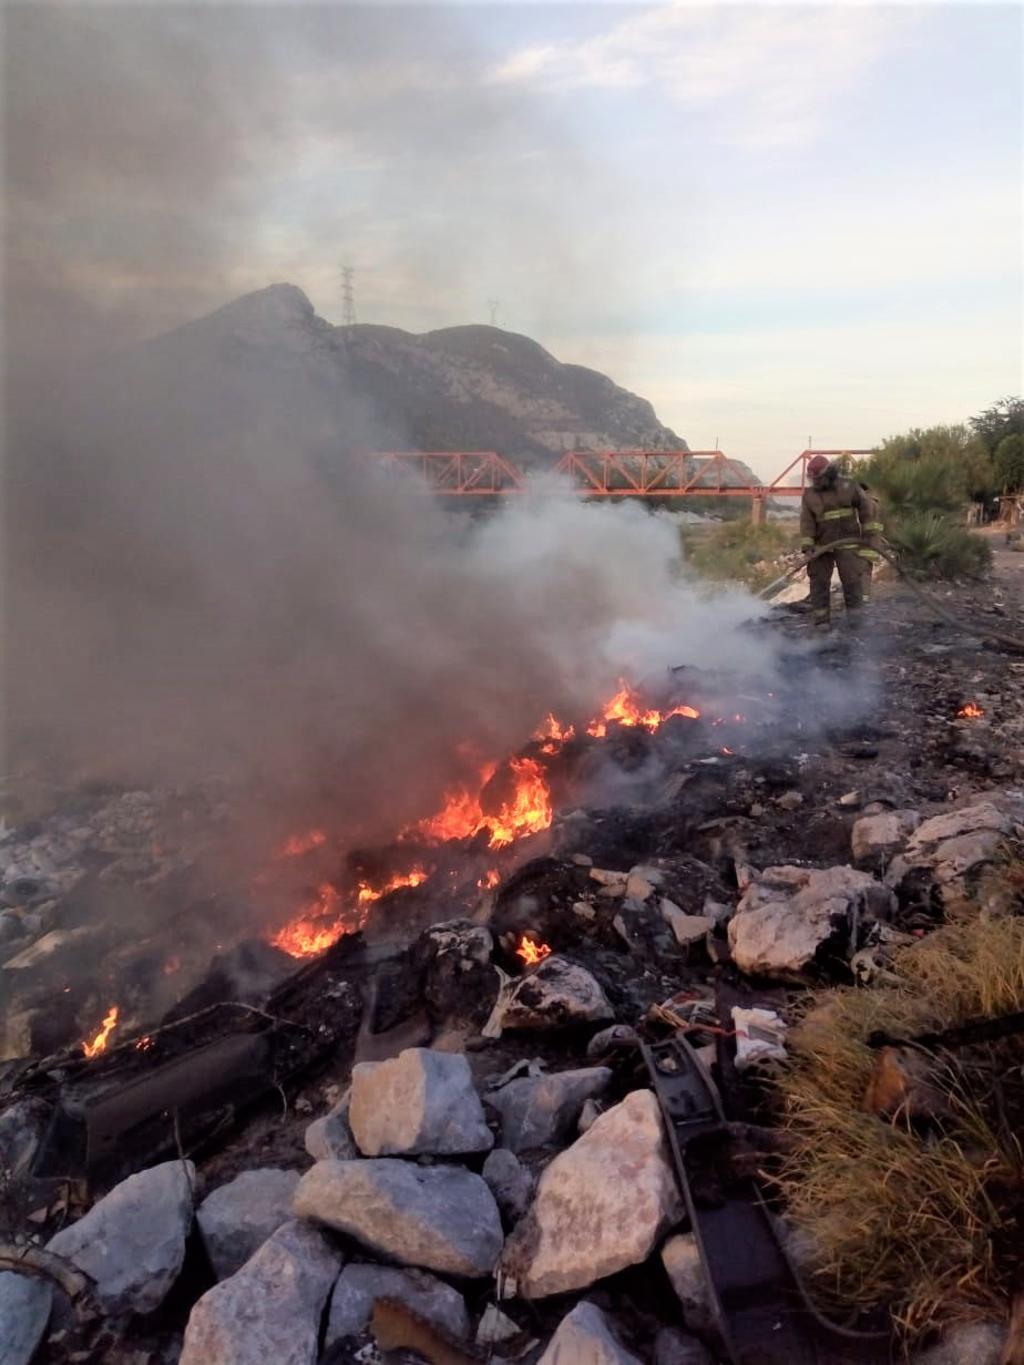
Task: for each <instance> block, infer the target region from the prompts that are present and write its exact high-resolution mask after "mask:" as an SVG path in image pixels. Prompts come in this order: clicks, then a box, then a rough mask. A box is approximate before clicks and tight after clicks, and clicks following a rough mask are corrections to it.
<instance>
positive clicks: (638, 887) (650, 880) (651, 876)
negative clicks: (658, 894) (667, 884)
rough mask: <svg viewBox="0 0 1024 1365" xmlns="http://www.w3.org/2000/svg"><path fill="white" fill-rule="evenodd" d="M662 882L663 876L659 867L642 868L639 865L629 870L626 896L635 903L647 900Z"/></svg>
mask: <svg viewBox="0 0 1024 1365" xmlns="http://www.w3.org/2000/svg"><path fill="white" fill-rule="evenodd" d="M664 880H665V874H664V872H662V870H661V868H660V867H644V866H643V865H642V864H641V865H640V866H639V867H634V868H631V869H630V872H629V876H628V877H627V878H626V895H627V896H628V897H629V898H630V899H631V900H635V901H645V900H649V899H650V897H651V896H653V895H654V892H655V890H656V889H657V888H658V887H659V886H661V884H662V882H663V881H664Z"/></svg>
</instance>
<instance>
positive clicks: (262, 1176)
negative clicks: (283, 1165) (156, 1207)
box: [196, 1170, 299, 1280]
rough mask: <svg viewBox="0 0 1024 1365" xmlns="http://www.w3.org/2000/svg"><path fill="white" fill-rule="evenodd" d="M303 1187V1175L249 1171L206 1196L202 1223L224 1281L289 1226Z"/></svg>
mask: <svg viewBox="0 0 1024 1365" xmlns="http://www.w3.org/2000/svg"><path fill="white" fill-rule="evenodd" d="M298 1183H299V1173H298V1171H276V1170H255V1171H243V1172H242V1173H241V1175H237V1176H235V1178H234V1180H229V1181H228V1183H227V1184H226V1185H221V1186H220V1187H219V1188H218V1189H216V1190H214V1191H213V1192H212V1193H211V1194H208V1195H207V1196H206V1198H205V1199H204V1200H203V1202H202V1203H201V1204H200V1205H199V1208H198V1209H197V1210H196V1222H197V1223H198V1224H199V1232H200V1234H201V1236H202V1239H203V1245H204V1246H205V1247H206V1254H207V1255H208V1256H209V1258H210V1264H211V1265H212V1266H213V1271H214V1274H215V1275H216V1276H217V1279H218V1280H223V1279H226V1278H227V1276H228V1275H233V1274H234V1273H235V1271H236V1270H240V1269H241V1267H242V1266H243V1265H244V1264H245V1262H246V1261H247V1260H248V1259H249V1257H250V1256H251V1255H252V1254H253V1252H254V1251H256V1249H257V1248H258V1247H261V1246H262V1245H263V1243H264V1242H265V1241H266V1240H267V1238H268V1237H269V1236H270V1234H271V1233H272V1232H276V1231H277V1229H278V1228H279V1227H280V1226H281V1224H282V1223H287V1222H288V1220H289V1218H291V1216H292V1215H291V1208H292V1199H293V1197H294V1195H295V1190H296V1187H297V1185H298Z"/></svg>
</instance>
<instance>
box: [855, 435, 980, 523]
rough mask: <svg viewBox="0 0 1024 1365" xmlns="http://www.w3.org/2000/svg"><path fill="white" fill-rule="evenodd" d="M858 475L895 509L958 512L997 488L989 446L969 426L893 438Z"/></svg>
mask: <svg viewBox="0 0 1024 1365" xmlns="http://www.w3.org/2000/svg"><path fill="white" fill-rule="evenodd" d="M855 473H856V477H857V478H858V479H861V480H863V481H864V482H865V483H867V484H868V485H869V486H870V487H871V488H873V489H874V490H875V492H877V493H878V494H879V495H880V497H881V499H882V503H883V506H884V507H885V509H886V511H887V512H889V513H902V512H904V511H907V510H911V509H912V510H915V511H921V512H923V511H928V510H932V509H934V510H936V511H940V512H952V511H955V510H956V509H957V508H959V507H962V506H963V505H964V503H966V502H969V501H984V500H985V499H986V498H988V497H989V496H990V495H991V494H992V492H993V490H994V487H995V474H994V471H993V466H992V460H991V458H990V456H989V453H988V451H987V449H986V448H985V446H984V444H983V442H982V441H981V440H980V439H979V438H978V437H977V436H972V435H971V433H970V432H969V431H968V430H967V428H966V427H963V426H953V427H930V428H928V430H926V431H922V430H920V429H915V430H913V431H910V432H908V433H907V434H906V435H905V436H891V437H889V439H888V440H885V441H883V442H882V444H881V445H880V446H879V448H878V449H877V450H876V451H875V453H874V454H873V455H871V456H870V457H869V458H868V459H867V460H862V461H860V463H859V464H858V466H857V468H856V471H855Z"/></svg>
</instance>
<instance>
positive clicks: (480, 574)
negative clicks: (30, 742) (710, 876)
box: [10, 287, 752, 837]
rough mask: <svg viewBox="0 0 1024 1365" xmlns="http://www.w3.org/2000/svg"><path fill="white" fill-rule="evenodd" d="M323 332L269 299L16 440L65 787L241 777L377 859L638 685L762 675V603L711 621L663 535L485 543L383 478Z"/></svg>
mask: <svg viewBox="0 0 1024 1365" xmlns="http://www.w3.org/2000/svg"><path fill="white" fill-rule="evenodd" d="M314 322H315V320H311V319H310V318H309V317H308V315H307V314H306V313H305V304H304V302H303V300H302V298H301V295H299V294H298V292H297V291H293V290H290V289H288V288H286V287H278V288H276V289H273V290H269V291H267V292H266V293H265V294H263V295H262V296H257V297H256V298H253V299H248V300H243V301H241V302H240V303H239V304H237V305H235V306H234V307H233V308H232V309H229V310H227V311H226V313H225V314H224V315H222V318H221V319H211V320H205V321H204V322H202V323H199V324H195V325H193V326H192V327H189V328H184V329H182V330H181V331H180V332H178V333H176V334H175V335H173V336H171V337H168V338H165V339H163V340H161V341H158V342H156V343H153V344H152V345H151V346H149V347H146V348H142V349H141V351H140V352H139V353H137V354H136V355H134V356H132V357H126V358H124V359H123V360H122V361H121V362H120V363H119V364H118V365H117V366H116V367H114V368H113V369H111V368H109V367H108V368H106V369H104V370H102V371H94V372H92V374H91V375H90V376H89V382H88V383H87V384H86V385H84V386H79V389H78V391H77V393H76V396H75V398H74V399H73V400H72V399H70V398H69V399H68V401H67V402H66V403H65V404H64V405H62V407H61V408H60V410H59V411H57V412H55V413H52V414H51V415H50V420H49V422H48V423H46V424H44V423H41V422H39V421H37V422H36V423H34V424H32V425H30V426H29V427H27V428H26V429H25V430H24V431H23V432H20V433H18V439H19V441H21V442H22V443H23V446H24V449H26V450H29V451H31V453H32V458H31V460H24V461H20V460H19V461H16V462H15V469H16V471H17V473H18V480H17V483H18V486H17V489H16V490H15V491H16V494H17V496H16V498H15V508H16V519H15V523H14V526H13V528H12V531H13V544H12V549H13V556H12V565H11V579H12V591H11V597H10V608H11V621H12V624H13V625H14V627H15V630H14V641H15V645H16V652H15V654H14V656H13V658H12V660H11V675H12V680H13V682H14V684H15V686H14V689H13V696H14V702H15V716H14V720H15V722H16V725H17V728H18V729H19V730H20V731H22V732H28V734H29V735H31V736H34V737H36V740H37V742H45V744H46V745H47V747H48V748H49V749H50V750H51V751H53V750H55V751H56V752H57V753H59V754H60V756H61V759H62V761H63V762H64V763H65V764H66V765H68V767H69V768H77V769H81V770H84V771H88V772H92V773H94V774H96V773H105V774H107V775H124V776H131V777H133V778H135V779H137V780H141V781H153V780H168V779H169V780H187V779H190V778H195V777H198V776H203V775H209V774H223V775H224V776H226V777H229V778H231V779H233V780H244V781H245V782H246V783H247V784H249V785H250V787H251V789H252V790H253V791H254V792H256V791H258V792H259V796H260V799H261V800H263V801H266V800H268V799H271V800H273V802H274V803H275V804H277V805H279V806H280V807H281V808H282V809H287V810H288V812H289V815H290V818H292V819H294V818H295V817H296V816H297V814H298V813H299V812H300V811H301V812H302V813H303V814H306V813H309V814H317V815H322V814H323V812H324V810H325V808H326V807H327V806H328V805H329V809H330V812H331V814H332V817H333V818H334V820H335V821H336V822H338V823H339V824H340V825H341V826H342V827H345V826H350V827H351V828H352V830H353V833H357V834H358V836H359V837H368V836H371V835H381V834H387V833H390V832H393V831H394V830H395V829H396V828H398V827H399V826H400V825H401V824H402V823H404V822H405V821H406V820H408V819H411V818H414V817H416V816H418V815H422V814H424V813H425V812H426V811H429V809H430V807H431V804H432V802H433V801H434V800H436V798H437V796H438V795H439V793H440V790H441V787H442V786H443V785H444V784H445V783H446V782H447V781H449V780H450V779H452V778H453V777H456V776H459V775H464V774H465V772H466V768H467V766H470V767H471V766H472V765H473V763H474V762H475V761H477V760H482V759H485V758H488V757H491V756H494V757H500V756H501V755H502V754H504V753H505V752H506V751H508V750H510V749H514V748H516V747H518V746H519V745H521V744H522V743H523V742H524V741H525V740H526V739H527V737H528V736H529V734H530V732H531V731H532V730H533V729H534V728H535V727H536V725H537V724H538V723H539V722H540V721H541V719H542V718H543V716H544V714H545V713H546V712H547V711H548V710H552V709H553V710H554V711H556V712H557V713H559V714H562V715H565V714H571V715H575V714H580V713H587V712H592V711H593V710H594V709H596V707H597V706H598V704H599V703H600V702H601V701H602V700H604V699H605V698H606V697H607V696H608V695H610V692H611V691H614V689H615V685H616V683H617V680H618V677H619V676H620V674H625V675H627V676H629V677H632V678H634V679H639V678H642V677H644V676H646V675H649V674H651V673H655V674H657V675H661V676H665V674H666V670H667V667H668V665H669V664H676V663H695V664H699V665H701V666H707V665H709V664H719V665H735V664H738V663H740V662H741V660H742V661H743V662H744V663H745V664H747V665H748V666H749V664H750V662H751V642H750V640H749V638H747V637H745V636H740V635H738V634H737V632H736V627H737V626H738V625H739V623H740V622H741V621H742V620H743V619H744V618H747V617H749V615H750V614H751V610H752V603H751V601H750V599H749V598H748V597H747V596H746V595H744V594H735V595H726V596H719V597H716V598H715V599H714V600H707V599H705V598H703V597H702V596H701V595H700V594H699V593H698V591H697V590H696V588H695V586H694V585H693V584H692V583H691V582H689V581H688V580H687V579H686V578H685V577H683V576H681V573H680V564H679V550H680V545H679V537H678V530H677V527H676V526H675V524H674V523H673V522H672V521H671V520H670V519H669V518H665V517H660V516H654V515H651V514H650V513H648V512H647V511H646V510H644V509H642V508H640V507H638V506H632V505H631V506H610V505H601V506H590V505H584V504H581V503H580V502H579V501H578V500H577V499H575V498H574V497H573V496H572V495H569V494H565V495H563V496H552V494H551V490H550V489H538V491H537V493H536V495H534V496H530V497H527V498H525V499H523V500H521V501H517V502H515V503H513V504H512V505H510V506H508V507H507V508H505V509H502V510H501V511H499V512H498V513H496V514H495V515H493V516H490V517H485V518H470V517H468V516H466V515H465V514H463V515H461V516H460V515H456V514H452V513H450V512H446V511H444V510H442V509H441V508H440V507H439V506H438V504H437V503H436V502H434V501H433V500H432V499H431V498H429V497H426V496H424V495H423V494H422V493H421V492H419V491H417V489H416V488H415V487H414V486H413V485H412V484H409V483H405V482H403V481H402V480H401V479H399V480H398V481H397V482H396V481H395V480H394V479H393V478H389V477H387V476H385V475H383V474H382V473H381V472H380V471H379V470H377V469H375V468H373V466H372V465H371V463H370V462H369V461H367V460H366V459H365V457H362V456H360V455H359V454H358V453H356V452H355V451H354V449H353V448H354V447H359V446H362V447H363V448H364V449H365V448H366V447H367V446H368V445H369V446H371V447H372V446H373V445H377V446H379V444H380V443H381V439H382V434H381V432H380V430H379V428H378V427H377V425H376V424H375V422H374V421H373V420H372V419H371V417H370V416H369V414H367V413H366V412H365V411H363V410H362V408H361V405H360V399H359V395H358V394H353V393H351V392H349V391H347V390H346V389H345V388H344V386H343V384H342V383H341V381H340V380H339V379H338V377H337V374H336V373H335V374H334V382H333V385H329V384H328V382H327V381H328V378H329V377H330V374H331V372H330V371H329V370H328V369H326V368H325V369H321V368H320V367H319V362H318V358H317V354H316V345H317V341H318V333H317V331H316V330H315V326H314ZM214 341H216V343H217V344H216V346H214V345H213V344H212V343H213V342H214ZM232 344H233V345H234V346H238V347H242V348H243V350H244V356H245V360H244V364H242V363H237V364H236V363H233V362H231V363H229V362H225V361H223V359H221V360H220V361H218V359H217V357H223V355H224V353H225V349H226V351H227V353H228V354H230V353H231V350H232ZM83 389H84V391H83ZM339 433H343V436H339Z"/></svg>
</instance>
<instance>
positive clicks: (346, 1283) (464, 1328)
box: [326, 1265, 469, 1346]
mask: <svg viewBox="0 0 1024 1365" xmlns="http://www.w3.org/2000/svg"><path fill="white" fill-rule="evenodd" d="M378 1299H395V1300H397V1302H398V1303H401V1304H404V1305H405V1306H406V1307H407V1308H408V1309H409V1310H410V1311H411V1312H413V1313H415V1314H416V1316H417V1317H420V1318H423V1319H424V1321H426V1322H429V1323H430V1324H431V1326H433V1327H436V1328H438V1330H439V1331H440V1332H442V1333H443V1334H444V1335H445V1336H447V1337H450V1338H452V1339H453V1340H455V1341H464V1340H465V1339H466V1338H467V1337H468V1336H469V1314H468V1313H467V1312H466V1304H465V1300H464V1299H463V1297H462V1295H461V1294H460V1293H459V1292H458V1291H457V1290H455V1289H453V1288H452V1287H451V1285H447V1284H445V1283H444V1281H443V1280H438V1279H436V1278H435V1277H434V1276H433V1275H428V1274H427V1273H426V1271H425V1270H396V1269H395V1268H394V1267H393V1266H383V1265H347V1266H346V1267H345V1269H344V1270H343V1271H342V1272H341V1274H340V1275H339V1276H338V1282H337V1284H335V1286H334V1293H333V1294H332V1295H331V1308H330V1315H329V1317H328V1320H327V1341H326V1344H327V1345H328V1346H330V1345H331V1344H332V1343H333V1342H335V1341H338V1340H339V1339H340V1338H341V1337H354V1336H358V1335H359V1333H360V1332H362V1330H363V1329H364V1328H365V1327H366V1325H367V1323H368V1322H369V1321H370V1318H371V1317H372V1315H373V1305H374V1304H375V1303H376V1302H377V1300H378Z"/></svg>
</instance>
